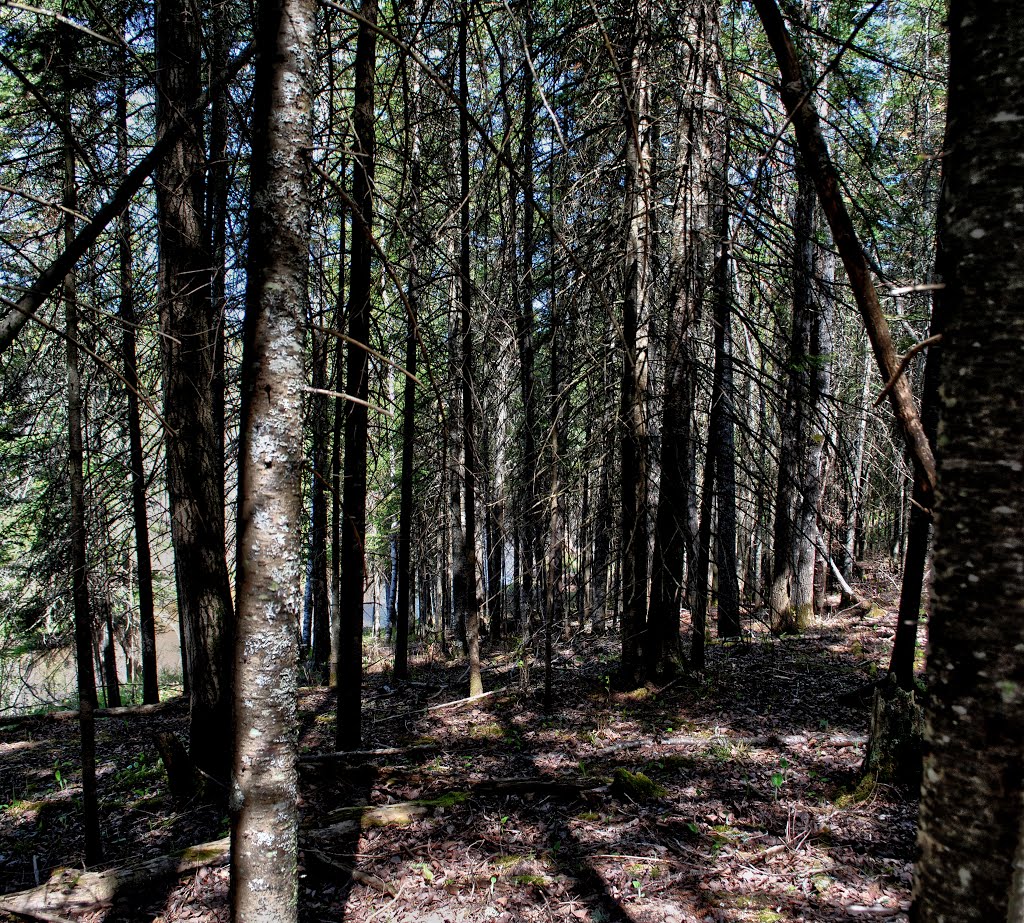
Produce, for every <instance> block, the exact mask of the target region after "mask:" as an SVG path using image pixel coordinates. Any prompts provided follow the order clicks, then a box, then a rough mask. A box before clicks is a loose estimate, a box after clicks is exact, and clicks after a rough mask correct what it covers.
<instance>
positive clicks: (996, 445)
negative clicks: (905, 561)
mask: <svg viewBox="0 0 1024 923" xmlns="http://www.w3.org/2000/svg"><path fill="white" fill-rule="evenodd" d="M948 21H949V34H950V76H949V105H948V122H947V131H946V144H945V145H944V150H945V157H944V170H945V179H946V183H945V188H944V190H943V197H942V202H941V205H940V212H939V235H940V240H941V249H942V251H943V252H944V258H943V264H944V266H943V270H944V280H943V281H944V282H945V286H946V288H945V290H944V292H943V299H944V301H946V303H947V304H948V317H947V319H946V321H947V323H946V329H945V331H944V333H943V355H942V363H943V368H946V369H950V370H954V374H949V375H947V376H946V377H945V380H944V382H943V386H942V408H941V412H940V413H941V421H942V422H941V425H940V427H939V439H938V444H939V446H940V451H941V456H940V467H939V491H940V497H939V505H938V510H937V512H938V525H937V530H936V538H935V558H934V566H935V582H934V590H933V599H934V602H933V611H932V616H931V619H930V622H929V651H928V686H929V690H930V696H929V700H928V704H927V705H926V708H925V760H924V774H923V782H922V792H921V813H920V823H919V832H918V845H919V847H920V859H919V861H918V863H917V866H916V870H915V881H914V904H913V907H912V909H911V920H912V921H914V923H939V921H946V923H967V921H991V920H1000V921H1003V920H1006V921H1008V923H1019V921H1021V920H1022V919H1024V907H1022V901H1021V895H1022V887H1021V882H1022V875H1021V865H1020V857H1021V854H1022V853H1021V845H1020V844H1021V830H1022V819H1024V777H1022V773H1021V753H1022V752H1024V658H1022V657H1021V651H1022V650H1024V529H1022V523H1024V480H1022V478H1021V474H1020V473H1021V470H1022V468H1024V455H1022V453H1021V438H1020V434H1021V432H1022V431H1024V399H1022V395H1024V313H1022V312H1021V310H1020V292H1021V286H1022V284H1024V281H1022V280H1024V251H1022V248H1021V240H1022V238H1024V212H1021V210H1020V209H1019V208H1016V207H1011V206H1010V205H1009V203H1019V202H1021V201H1022V200H1024V170H1022V164H1021V158H1020V151H1021V150H1022V149H1024V120H1022V119H1021V115H1020V114H1021V113H1024V71H1022V69H1021V68H1020V66H1019V62H1020V60H1021V57H1022V56H1024V20H1022V18H1021V16H1020V10H1019V8H1018V6H1017V4H1015V3H1009V2H1006V0H1003V2H997V3H979V2H977V0H953V2H952V3H951V4H950V9H949V17H948ZM947 299H948V301H947ZM1015 865H1016V868H1015Z"/></svg>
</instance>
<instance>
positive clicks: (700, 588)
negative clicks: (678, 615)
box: [690, 445, 717, 672]
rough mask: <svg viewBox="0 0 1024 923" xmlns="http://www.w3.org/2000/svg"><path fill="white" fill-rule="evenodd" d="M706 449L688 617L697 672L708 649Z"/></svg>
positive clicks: (711, 469)
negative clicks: (691, 607)
mask: <svg viewBox="0 0 1024 923" xmlns="http://www.w3.org/2000/svg"><path fill="white" fill-rule="evenodd" d="M716 454H717V453H716V452H715V451H714V449H713V447H712V446H710V445H709V446H708V452H707V457H706V458H705V460H704V483H703V485H702V487H701V492H700V527H699V528H698V529H697V549H696V554H695V555H694V557H695V558H696V562H695V565H694V593H693V595H694V603H693V612H692V614H691V624H692V634H691V636H690V666H691V667H692V668H693V669H694V670H695V671H697V672H700V671H702V670H703V669H704V651H705V648H706V646H707V632H708V608H709V606H710V602H711V573H710V568H711V519H712V516H713V515H714V502H715V455H716Z"/></svg>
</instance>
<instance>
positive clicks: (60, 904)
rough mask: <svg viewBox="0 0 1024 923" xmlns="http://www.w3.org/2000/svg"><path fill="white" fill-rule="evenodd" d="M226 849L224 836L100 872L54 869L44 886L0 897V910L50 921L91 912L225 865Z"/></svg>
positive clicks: (227, 846) (227, 847)
mask: <svg viewBox="0 0 1024 923" xmlns="http://www.w3.org/2000/svg"><path fill="white" fill-rule="evenodd" d="M229 849H230V842H229V839H228V837H224V838H223V839H220V840H213V841H212V842H209V843H201V844H200V845H199V846H190V847H189V848H188V849H183V850H181V851H180V852H177V853H172V854H171V855H168V856H157V857H156V858H155V859H148V860H147V861H145V862H142V863H140V864H138V865H133V866H127V867H123V868H116V869H108V870H106V871H103V872H82V871H79V870H77V869H58V870H56V871H55V872H54V873H53V874H52V875H51V876H50V880H49V881H47V882H46V884H42V885H39V886H38V887H36V888H29V889H28V890H27V891H15V892H14V893H12V894H5V895H3V896H2V897H0V910H6V911H8V912H9V913H14V914H18V915H19V916H27V917H32V918H33V919H36V920H44V921H48V920H53V919H54V917H53V915H54V914H55V913H83V912H85V911H87V910H95V909H96V908H97V907H103V906H108V905H110V904H112V903H113V902H114V900H115V899H116V898H118V897H120V896H122V895H124V894H126V893H130V892H133V891H140V890H143V889H144V888H146V887H148V886H149V885H151V884H152V883H153V882H154V881H158V880H160V879H163V878H173V877H174V876H175V875H180V874H182V873H183V872H191V871H194V870H195V869H199V868H203V867H204V866H208V865H218V864H220V863H222V862H226V861H227V859H228V853H229Z"/></svg>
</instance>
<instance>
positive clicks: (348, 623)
mask: <svg viewBox="0 0 1024 923" xmlns="http://www.w3.org/2000/svg"><path fill="white" fill-rule="evenodd" d="M376 24H377V2H376V0H363V3H362V5H361V7H360V21H359V34H358V39H357V44H356V65H355V67H356V76H355V80H356V84H355V93H354V97H353V104H352V106H353V108H352V128H353V133H354V136H355V150H356V156H355V157H354V160H353V167H352V176H353V179H352V201H353V203H354V205H355V210H354V213H353V225H354V227H353V234H352V263H351V266H352V268H351V273H350V277H349V301H348V306H349V307H348V355H347V358H346V363H345V374H346V379H345V391H346V394H347V395H348V396H349V397H350V398H351V399H350V400H349V401H348V402H347V403H346V405H345V475H344V481H345V484H344V492H343V508H342V523H341V594H340V598H339V600H338V608H339V610H340V618H341V633H340V639H341V644H340V651H339V656H338V727H337V743H338V749H339V750H343V749H352V750H354V749H356V748H357V747H358V746H359V741H360V738H361V736H362V703H361V699H360V697H361V695H362V677H363V593H364V591H365V587H366V446H367V439H368V430H367V427H368V410H369V408H368V407H367V400H368V398H369V393H370V390H369V389H370V382H369V374H370V363H369V353H368V352H367V350H368V349H369V346H370V310H371V300H370V295H371V288H372V278H371V271H372V266H371V261H372V258H373V246H372V243H371V235H372V232H373V230H372V229H373V177H374V157H375V150H374V149H375V143H376V135H375V132H374V102H373V101H374V88H375V85H374V73H375V68H376V62H377V33H376V32H375V31H374V27H375V26H376Z"/></svg>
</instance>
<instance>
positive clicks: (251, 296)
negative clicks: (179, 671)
mask: <svg viewBox="0 0 1024 923" xmlns="http://www.w3.org/2000/svg"><path fill="white" fill-rule="evenodd" d="M315 19H316V10H315V7H314V5H313V4H312V3H309V2H308V0H266V2H263V3H261V4H260V7H259V23H258V30H259V31H258V39H257V42H258V45H259V48H260V50H261V54H260V57H259V61H258V64H257V71H256V84H255V88H254V111H255V116H254V126H253V138H254V143H253V157H252V188H251V193H250V196H251V198H250V208H249V215H250V240H249V263H248V271H247V276H248V285H247V289H246V311H245V333H244V345H243V356H242V414H241V431H240V445H239V484H238V498H239V500H238V553H237V572H238V590H237V595H238V625H237V632H236V637H235V649H234V675H235V695H234V722H233V726H234V741H233V742H234V748H233V760H232V772H231V793H230V806H231V814H232V824H231V883H232V901H231V910H232V919H233V920H236V921H238V923H243V921H244V923H271V921H274V923H282V921H283V923H288V921H294V920H296V919H297V918H298V883H299V879H298V852H297V850H298V773H297V768H296V756H297V753H296V751H297V748H298V739H297V734H298V729H297V720H296V700H297V694H298V689H297V687H298V675H297V660H298V645H297V640H296V626H297V624H298V619H299V614H300V612H301V600H302V594H301V586H302V567H301V559H302V554H301V545H300V523H301V520H302V498H301V495H300V490H299V483H300V472H301V470H302V384H303V370H302V346H303V334H302V319H303V315H304V302H305V299H306V297H307V288H306V286H307V273H308V269H309V252H308V251H309V213H310V199H309V169H310V165H309V150H310V147H311V143H312V141H311V118H310V108H311V91H310V83H311V80H312V56H311V49H312V43H313V32H314V25H315ZM222 733H223V730H222Z"/></svg>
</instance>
